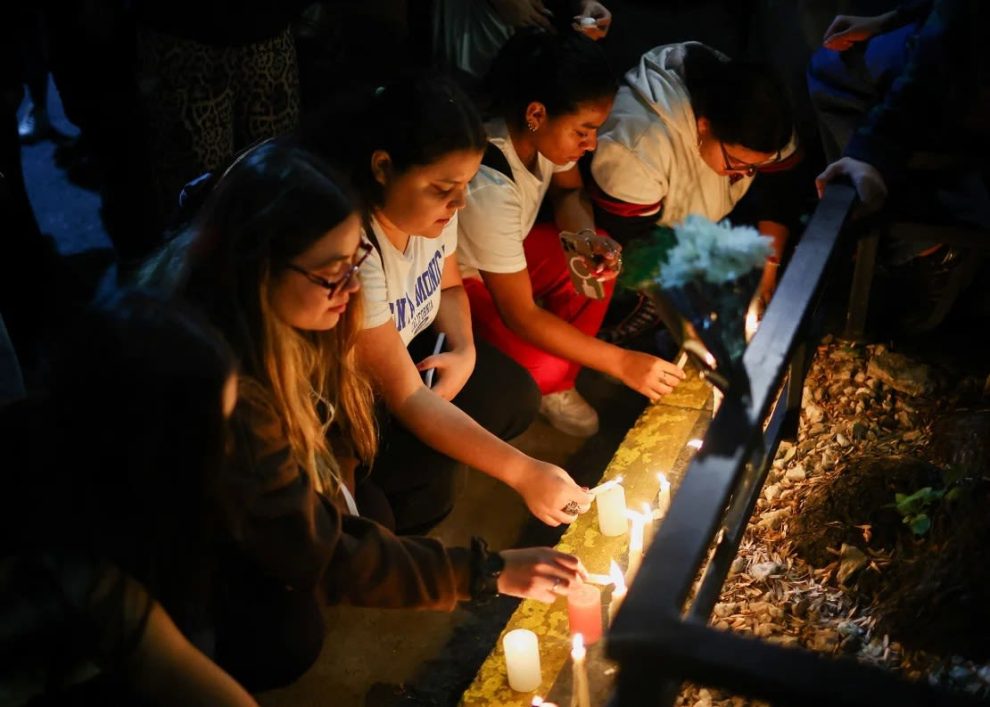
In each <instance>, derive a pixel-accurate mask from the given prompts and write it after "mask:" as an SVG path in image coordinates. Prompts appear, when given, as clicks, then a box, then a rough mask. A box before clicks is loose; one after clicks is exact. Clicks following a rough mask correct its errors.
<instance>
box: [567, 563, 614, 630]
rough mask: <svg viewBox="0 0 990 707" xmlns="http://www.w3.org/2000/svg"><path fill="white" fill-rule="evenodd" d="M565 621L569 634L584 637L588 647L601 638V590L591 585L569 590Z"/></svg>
mask: <svg viewBox="0 0 990 707" xmlns="http://www.w3.org/2000/svg"><path fill="white" fill-rule="evenodd" d="M609 581H611V579H609ZM567 620H568V622H569V624H570V627H571V633H573V634H581V635H582V636H584V640H585V641H586V642H587V643H588V645H591V644H592V643H594V642H595V641H597V640H598V639H599V638H601V637H602V590H601V589H599V588H598V587H596V586H595V585H593V584H582V585H581V586H579V587H576V588H574V589H571V593H570V594H568V595H567Z"/></svg>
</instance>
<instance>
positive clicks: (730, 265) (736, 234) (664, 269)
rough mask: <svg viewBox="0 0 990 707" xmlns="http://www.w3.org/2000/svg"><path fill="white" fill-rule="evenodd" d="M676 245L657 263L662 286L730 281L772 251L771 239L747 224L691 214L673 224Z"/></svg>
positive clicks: (751, 268)
mask: <svg viewBox="0 0 990 707" xmlns="http://www.w3.org/2000/svg"><path fill="white" fill-rule="evenodd" d="M674 233H675V234H676V235H677V245H675V246H674V247H673V248H672V249H671V250H670V252H669V253H668V254H667V262H666V263H661V265H660V283H661V285H662V286H663V287H680V286H682V285H684V284H685V283H687V282H690V281H692V280H702V281H704V282H708V283H711V284H714V285H717V284H722V283H727V282H732V281H733V280H736V279H738V278H740V277H742V276H743V275H746V274H747V273H749V272H750V271H752V270H755V269H757V268H762V267H763V265H764V263H765V262H766V259H767V256H769V255H770V254H771V253H772V252H773V248H772V246H771V243H772V239H771V238H770V237H768V236H762V235H760V234H759V233H758V232H757V231H756V229H755V228H751V227H749V226H733V225H732V224H730V223H729V222H728V221H727V220H726V221H722V222H721V223H713V222H712V221H710V220H708V219H707V218H705V217H704V216H698V215H691V216H688V217H687V218H685V219H684V221H682V222H681V223H680V224H678V225H677V226H674Z"/></svg>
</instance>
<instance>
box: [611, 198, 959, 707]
mask: <svg viewBox="0 0 990 707" xmlns="http://www.w3.org/2000/svg"><path fill="white" fill-rule="evenodd" d="M854 201H855V192H854V190H853V189H852V188H851V187H849V186H846V185H831V186H829V187H828V189H827V190H826V192H825V196H824V198H823V199H822V201H821V202H820V203H819V205H818V207H817V209H816V210H815V213H814V215H813V217H812V219H811V222H810V223H809V224H808V227H807V229H806V230H805V232H804V235H803V236H802V238H801V242H800V244H799V245H798V246H797V248H796V249H795V252H794V257H793V258H792V259H791V262H790V264H789V266H788V268H787V271H786V273H785V274H784V277H783V278H782V280H781V282H780V285H779V287H778V288H777V292H776V294H775V296H774V298H773V301H772V302H771V304H770V306H769V308H768V309H767V311H766V315H765V316H764V318H763V320H762V322H761V323H760V328H759V330H758V332H757V334H756V336H755V337H754V338H753V340H752V341H751V342H750V344H749V347H748V348H747V350H746V353H745V354H744V356H743V366H744V367H745V370H746V373H747V375H748V376H749V382H750V391H749V396H748V397H745V398H744V397H743V396H741V395H740V394H738V393H736V394H734V393H733V392H732V391H731V390H730V391H729V392H728V394H727V395H726V396H725V399H724V400H723V402H722V406H721V408H719V411H718V414H717V415H716V416H715V418H714V419H713V420H712V423H711V426H710V427H709V428H708V432H707V434H706V435H705V439H704V446H703V447H702V449H701V451H700V452H699V453H698V454H697V455H696V456H695V458H694V459H693V460H692V461H691V464H690V465H689V467H688V470H687V472H686V474H685V476H684V478H683V480H682V482H681V485H680V488H679V489H678V490H677V494H676V496H675V498H674V501H673V504H672V506H671V509H670V511H669V513H668V515H667V517H666V518H665V519H664V522H663V523H662V525H661V526H660V529H659V531H658V533H657V536H656V538H655V540H654V542H653V544H652V546H651V547H650V549H649V551H648V552H647V554H646V557H645V558H644V560H643V564H642V566H641V568H640V570H639V573H638V575H637V577H636V581H635V583H633V585H632V586H631V587H630V589H629V594H628V596H627V597H626V600H625V602H624V603H623V605H622V608H621V610H620V611H619V614H618V615H617V616H616V619H615V623H614V624H613V626H612V628H611V630H610V632H609V634H608V641H607V650H608V654H609V657H611V658H613V659H615V660H616V661H617V662H618V664H619V675H618V679H617V681H616V691H615V694H614V696H613V700H612V701H613V703H615V704H618V705H622V706H623V707H625V706H626V705H671V704H673V702H674V699H675V698H676V696H677V692H678V690H679V688H680V684H681V682H682V681H684V680H692V681H694V682H698V683H701V684H705V685H710V686H714V687H720V688H724V689H727V690H730V691H732V692H734V693H736V694H740V695H748V696H754V697H759V698H762V699H767V700H771V701H772V702H774V703H775V704H790V705H800V706H801V707H807V706H810V705H822V706H823V707H824V706H828V707H835V706H836V705H862V706H863V707H867V706H868V707H876V706H877V705H898V707H911V706H914V705H918V706H920V705H969V704H976V703H975V702H973V701H972V700H970V699H968V698H964V697H960V696H957V695H954V694H949V693H946V692H944V691H941V690H937V689H935V688H933V687H931V686H929V685H927V684H923V683H912V682H908V681H906V680H903V679H901V678H899V677H897V676H896V675H894V674H892V673H891V672H889V671H886V670H883V669H881V668H878V667H873V666H868V665H864V664H861V663H858V662H856V661H855V660H853V659H832V658H826V657H824V656H821V655H818V654H815V653H812V652H810V651H807V650H804V649H800V648H787V647H783V646H780V645H777V644H772V643H769V642H767V641H762V640H759V639H756V638H753V637H748V636H743V635H740V634H734V633H730V632H728V631H721V630H717V629H714V628H712V627H710V626H709V625H708V618H709V616H710V614H711V611H712V608H713V607H714V605H715V603H716V602H717V601H718V597H719V595H720V593H721V589H722V585H723V584H724V582H725V578H726V576H727V574H728V571H729V567H730V565H731V563H732V560H733V558H734V557H735V555H736V552H737V551H738V548H739V543H740V541H741V539H742V535H743V532H744V531H745V529H746V525H747V523H748V521H749V518H750V516H751V515H752V512H753V509H754V507H755V505H756V500H757V499H758V498H759V495H760V491H761V489H762V487H763V482H764V480H765V478H766V475H767V471H768V469H769V468H770V465H771V462H772V460H773V457H774V454H775V453H776V450H777V446H778V444H779V443H780V441H781V439H783V438H785V437H790V438H792V437H793V436H794V435H795V433H796V430H797V419H798V413H799V411H800V405H801V391H802V388H803V384H804V378H805V375H806V374H807V368H808V365H809V362H810V354H811V353H813V352H814V350H815V344H816V342H817V335H818V332H817V331H816V329H817V327H816V325H815V321H816V313H817V312H818V309H819V302H820V299H821V297H820V295H821V292H822V290H823V286H824V285H825V283H826V279H827V277H828V275H829V273H830V272H831V270H832V264H833V260H834V256H835V254H836V252H837V250H838V246H839V244H840V236H841V233H842V231H843V228H844V226H845V224H846V221H847V219H848V217H849V214H850V212H851V209H852V207H853V204H854ZM699 574H700V576H701V579H700V581H698V583H697V586H695V585H696V580H697V578H698V577H699ZM692 589H694V591H693V592H692Z"/></svg>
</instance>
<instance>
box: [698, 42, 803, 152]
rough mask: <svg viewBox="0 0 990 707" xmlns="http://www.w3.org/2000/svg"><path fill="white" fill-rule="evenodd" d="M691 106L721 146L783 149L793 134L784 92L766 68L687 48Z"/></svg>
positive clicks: (769, 150)
mask: <svg viewBox="0 0 990 707" xmlns="http://www.w3.org/2000/svg"><path fill="white" fill-rule="evenodd" d="M684 74H685V76H684V79H685V83H686V84H687V88H688V92H689V93H690V94H691V107H692V108H693V109H694V114H695V115H696V116H697V117H699V118H707V119H708V121H709V123H710V124H711V130H712V134H713V135H714V136H715V138H716V139H717V140H719V141H721V142H724V143H728V144H730V145H740V146H742V147H745V148H748V149H750V150H755V151H757V152H776V151H777V150H781V149H783V148H784V147H785V146H786V145H787V143H788V142H789V141H790V139H791V135H792V133H793V130H794V115H793V111H792V109H791V102H790V99H789V97H788V94H787V89H786V88H784V84H783V83H782V82H781V81H780V79H779V78H777V76H775V75H774V73H773V72H772V71H771V70H770V68H769V67H768V66H765V65H763V64H758V63H754V62H746V61H733V60H727V59H723V58H721V57H719V56H718V55H717V54H715V53H714V52H712V51H711V50H709V49H708V48H706V47H703V46H700V45H692V46H691V47H689V49H688V54H687V58H686V60H685V62H684Z"/></svg>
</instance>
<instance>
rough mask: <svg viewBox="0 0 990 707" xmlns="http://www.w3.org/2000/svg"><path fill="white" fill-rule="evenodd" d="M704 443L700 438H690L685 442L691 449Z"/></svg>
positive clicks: (698, 447) (699, 447)
mask: <svg viewBox="0 0 990 707" xmlns="http://www.w3.org/2000/svg"><path fill="white" fill-rule="evenodd" d="M702 444H704V443H703V442H702V441H701V440H700V439H692V440H691V441H689V442H688V443H687V446H689V447H690V448H691V449H701V445H702Z"/></svg>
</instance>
